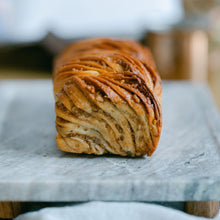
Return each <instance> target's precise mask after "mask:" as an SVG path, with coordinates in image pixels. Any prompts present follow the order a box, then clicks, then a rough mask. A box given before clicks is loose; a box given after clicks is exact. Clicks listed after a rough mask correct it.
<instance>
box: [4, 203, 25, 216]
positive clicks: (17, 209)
mask: <svg viewBox="0 0 220 220" xmlns="http://www.w3.org/2000/svg"><path fill="white" fill-rule="evenodd" d="M22 204H23V203H21V202H0V218H5V219H7V218H9V219H10V218H15V217H17V216H18V215H20V214H21V213H23V207H22Z"/></svg>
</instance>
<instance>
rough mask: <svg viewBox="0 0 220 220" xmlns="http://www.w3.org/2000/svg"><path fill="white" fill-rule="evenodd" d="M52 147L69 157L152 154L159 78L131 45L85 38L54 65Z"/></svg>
mask: <svg viewBox="0 0 220 220" xmlns="http://www.w3.org/2000/svg"><path fill="white" fill-rule="evenodd" d="M53 83H54V95H55V98H56V100H57V101H56V107H55V111H56V114H57V119H56V128H57V145H58V147H59V148H60V149H61V150H63V151H68V152H74V153H88V154H90V153H94V154H98V155H99V154H104V153H113V154H119V155H122V156H140V155H144V154H147V155H148V156H150V155H152V153H153V152H154V150H155V149H156V146H157V143H158V141H159V137H160V133H161V125H162V113H161V95H162V87H161V80H160V77H159V75H158V73H157V71H156V70H155V64H154V62H153V59H152V56H151V54H150V51H149V50H148V49H147V48H145V47H142V46H141V45H140V44H138V43H137V42H135V41H122V40H112V39H91V40H84V41H79V42H77V43H75V44H72V45H70V46H69V47H68V48H66V49H65V50H64V52H63V53H61V54H60V55H59V56H58V58H57V59H56V61H55V64H54V73H53Z"/></svg>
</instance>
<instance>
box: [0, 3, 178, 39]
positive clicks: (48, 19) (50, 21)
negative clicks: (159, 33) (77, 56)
mask: <svg viewBox="0 0 220 220" xmlns="http://www.w3.org/2000/svg"><path fill="white" fill-rule="evenodd" d="M181 16H182V7H181V0H153V1H152V0H110V1H103V0H73V1H72V0H62V1H60V0H38V1H35V0H0V42H1V41H8V42H10V41H11V42H31V41H38V40H40V39H42V38H43V37H44V36H45V35H46V34H47V33H48V32H52V33H53V34H55V35H57V36H59V37H61V38H64V39H65V38H80V37H90V36H113V35H114V36H116V35H117V36H118V35H119V36H131V37H138V36H140V35H141V34H142V33H143V32H144V31H145V30H146V29H148V28H151V27H153V28H159V27H162V28H164V27H165V26H167V25H170V24H173V23H176V22H178V21H179V20H180V19H181Z"/></svg>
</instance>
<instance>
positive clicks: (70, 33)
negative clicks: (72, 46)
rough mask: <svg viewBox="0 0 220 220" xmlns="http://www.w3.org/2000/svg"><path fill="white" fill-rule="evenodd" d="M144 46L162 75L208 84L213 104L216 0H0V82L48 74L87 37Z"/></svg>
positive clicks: (218, 54)
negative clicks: (62, 52)
mask: <svg viewBox="0 0 220 220" xmlns="http://www.w3.org/2000/svg"><path fill="white" fill-rule="evenodd" d="M105 36H106V37H117V38H133V39H136V40H139V41H140V42H142V43H143V44H145V45H148V46H149V47H150V48H151V50H152V53H153V56H154V58H155V60H156V63H157V66H158V69H159V72H160V74H161V77H162V79H168V80H173V79H175V80H184V79H185V80H192V81H200V82H208V83H209V85H210V88H211V90H212V92H213V95H214V98H215V100H216V103H217V105H218V107H219V108H220V0H154V1H151V0H135V1H134V0H111V1H103V0H92V1H91V0H72V1H70V0H62V1H58V0H38V1H34V0H0V80H2V79H9V78H10V79H11V78H14V79H21V78H22V79H24V78H51V74H52V64H53V58H54V57H55V56H56V54H57V53H59V51H60V50H62V49H63V48H64V47H65V46H66V45H67V44H69V43H70V42H73V41H74V40H77V39H82V38H87V37H105Z"/></svg>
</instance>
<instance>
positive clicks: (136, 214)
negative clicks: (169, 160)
mask: <svg viewBox="0 0 220 220" xmlns="http://www.w3.org/2000/svg"><path fill="white" fill-rule="evenodd" d="M202 219H207V218H202V217H195V216H192V215H188V214H186V213H184V212H181V211H179V210H175V209H171V208H166V207H163V206H160V205H155V204H148V203H134V202H123V203H119V202H89V203H81V204H77V205H73V206H66V207H62V208H44V209H41V210H40V211H37V212H30V213H26V214H23V215H20V216H19V217H17V218H16V219H15V220H202ZM215 220H220V217H219V216H218V217H216V218H215Z"/></svg>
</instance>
